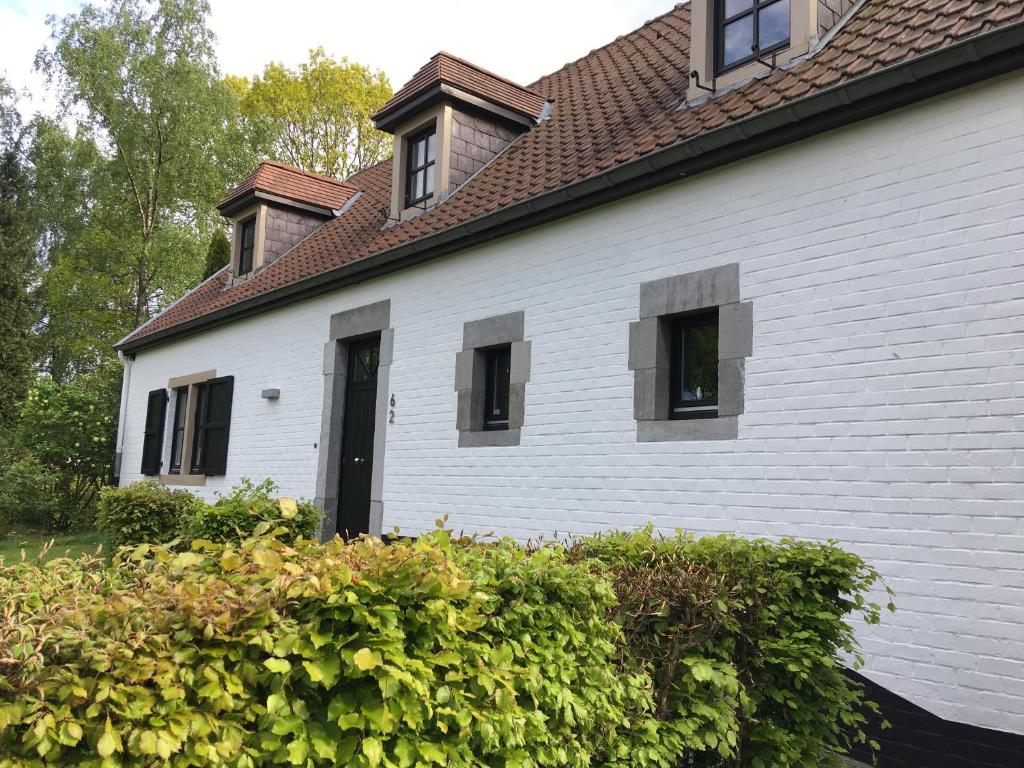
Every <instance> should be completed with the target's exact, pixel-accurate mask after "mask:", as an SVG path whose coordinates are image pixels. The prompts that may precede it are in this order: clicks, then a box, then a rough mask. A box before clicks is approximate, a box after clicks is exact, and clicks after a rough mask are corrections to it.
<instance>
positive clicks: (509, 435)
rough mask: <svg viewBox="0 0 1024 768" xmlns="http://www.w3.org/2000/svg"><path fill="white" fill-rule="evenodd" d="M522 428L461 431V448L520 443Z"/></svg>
mask: <svg viewBox="0 0 1024 768" xmlns="http://www.w3.org/2000/svg"><path fill="white" fill-rule="evenodd" d="M519 436H520V430H518V429H494V430H480V431H477V430H472V431H470V430H466V431H463V432H459V448H502V447H505V446H510V445H519Z"/></svg>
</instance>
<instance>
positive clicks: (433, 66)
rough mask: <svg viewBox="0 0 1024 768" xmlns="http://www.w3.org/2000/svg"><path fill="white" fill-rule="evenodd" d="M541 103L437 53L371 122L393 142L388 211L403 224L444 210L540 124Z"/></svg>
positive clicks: (496, 78)
mask: <svg viewBox="0 0 1024 768" xmlns="http://www.w3.org/2000/svg"><path fill="white" fill-rule="evenodd" d="M546 106H547V102H546V100H545V99H544V97H542V96H540V95H539V94H537V93H535V92H534V91H531V90H530V89H528V88H524V87H522V86H521V85H517V84H516V83H513V82H511V81H510V80H506V79H505V78H503V77H500V76H498V75H495V74H493V73H492V72H488V71H487V70H484V69H481V68H480V67H477V66H476V65H475V64H470V63H469V62H468V61H464V60H463V59H460V58H457V57H455V56H452V55H451V54H448V53H444V52H441V53H438V54H436V55H435V56H434V57H433V58H431V59H430V61H429V62H427V64H426V65H424V66H423V68H421V69H420V71H419V72H417V73H416V74H415V75H414V76H413V78H412V79H411V80H410V81H409V82H408V83H406V85H405V86H403V87H402V88H401V89H399V91H398V92H397V93H396V94H395V95H394V96H393V97H392V98H391V100H390V101H388V103H387V104H385V105H384V106H383V107H381V109H380V110H379V111H378V112H377V113H376V114H375V115H374V121H375V123H376V125H377V127H378V128H379V129H380V130H382V131H387V132H388V133H391V134H393V135H394V137H395V149H394V156H393V168H392V183H391V209H390V214H389V218H390V219H391V220H392V221H400V220H403V219H408V218H411V217H413V216H415V215H417V214H418V213H420V212H422V211H424V210H427V209H428V208H431V207H433V206H435V205H437V204H438V203H440V202H442V201H443V200H444V199H445V198H446V197H447V196H448V195H450V194H451V193H452V192H453V191H455V189H457V188H458V187H459V185H461V184H463V183H465V182H466V181H467V180H468V179H469V178H470V177H471V176H472V175H473V174H475V173H476V172H477V171H479V170H480V169H481V168H483V167H484V166H485V165H486V164H487V163H488V162H490V161H491V160H492V159H494V157H495V156H497V154H498V153H499V152H501V151H502V150H503V149H504V148H505V147H507V146H508V145H509V144H511V143H512V142H513V141H514V140H515V139H516V137H518V136H520V135H521V134H523V133H525V132H526V131H528V130H530V128H532V127H533V126H534V125H536V124H537V122H538V121H539V120H540V119H541V118H542V116H543V114H544V112H545V110H546Z"/></svg>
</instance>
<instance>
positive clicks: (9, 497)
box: [0, 453, 60, 535]
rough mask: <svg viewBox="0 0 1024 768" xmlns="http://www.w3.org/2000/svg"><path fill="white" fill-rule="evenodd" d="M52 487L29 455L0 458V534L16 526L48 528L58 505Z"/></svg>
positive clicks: (51, 480)
mask: <svg viewBox="0 0 1024 768" xmlns="http://www.w3.org/2000/svg"><path fill="white" fill-rule="evenodd" d="M56 486H57V482H56V478H55V477H54V476H53V475H52V474H51V473H50V472H49V470H48V469H47V468H46V467H45V466H43V465H42V464H41V463H40V462H39V460H38V459H37V458H36V457H35V456H33V455H32V454H30V453H27V454H21V455H17V456H3V455H0V535H3V534H5V533H7V532H8V531H9V530H10V529H11V528H12V527H16V526H17V527H39V526H44V527H48V526H49V521H50V520H51V518H52V517H53V515H54V511H55V510H56V509H57V508H58V507H59V503H60V502H59V498H58V495H57V487H56Z"/></svg>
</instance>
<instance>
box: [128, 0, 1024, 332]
mask: <svg viewBox="0 0 1024 768" xmlns="http://www.w3.org/2000/svg"><path fill="white" fill-rule="evenodd" d="M690 14H691V5H690V3H684V4H680V5H678V6H676V7H675V8H673V9H672V10H671V11H669V12H668V13H666V14H664V15H662V16H659V17H658V18H656V19H654V20H652V21H650V22H648V23H647V24H645V25H644V26H643V27H641V28H640V29H638V30H636V31H634V32H631V33H629V34H627V35H623V36H622V37H619V38H617V39H616V40H614V41H612V42H610V43H609V44H607V45H605V46H603V47H601V48H599V49H597V50H594V51H592V52H591V53H589V54H588V55H586V56H584V57H583V58H580V59H578V60H576V61H573V62H570V63H568V64H566V65H565V66H563V67H561V68H560V69H559V70H557V71H556V72H554V73H552V74H550V75H547V76H545V77H543V78H541V79H540V80H538V81H537V82H536V83H534V84H532V85H531V86H530V88H529V90H530V91H531V92H535V93H538V94H541V95H542V96H544V97H546V98H548V99H550V100H551V102H552V103H553V107H552V108H551V110H550V115H549V116H548V118H547V119H546V120H545V122H544V123H543V124H542V125H541V126H540V127H538V128H536V129H534V130H532V131H527V132H524V133H523V134H522V136H521V137H520V138H519V139H518V140H517V141H516V142H515V143H514V144H513V145H512V146H511V147H510V149H509V150H508V151H505V152H502V153H501V154H499V155H498V156H497V157H496V158H495V159H494V161H493V162H491V163H489V164H488V165H487V166H486V167H485V168H483V169H482V170H481V171H480V172H479V173H477V174H475V175H474V176H473V177H472V178H471V179H470V180H468V181H467V182H466V183H465V184H463V185H462V186H461V187H460V188H459V189H458V190H457V191H456V192H455V193H454V194H452V195H450V196H449V197H448V198H447V199H446V200H445V201H444V202H443V203H442V204H440V205H437V206H434V207H433V208H432V209H430V210H428V211H424V212H423V213H422V214H421V215H419V216H416V217H414V218H410V219H408V220H405V221H402V222H400V223H395V224H394V225H393V226H389V222H388V220H387V216H388V202H389V200H390V199H391V185H392V181H393V173H392V171H393V163H392V161H391V160H390V159H388V160H385V161H382V162H381V163H378V164H377V165H375V166H373V167H371V168H368V169H366V170H364V171H361V172H360V173H358V174H356V175H355V176H353V177H352V178H351V180H350V181H351V184H352V186H353V188H358V189H359V191H360V194H359V196H358V197H353V198H352V199H351V200H350V201H349V202H348V203H347V204H346V206H345V207H346V211H345V212H344V213H343V214H342V215H340V216H337V217H335V218H333V219H331V220H329V221H327V222H326V223H325V224H324V225H323V226H322V227H321V228H320V229H319V230H317V231H316V232H314V233H313V234H312V235H310V236H309V237H307V238H305V239H304V240H303V241H302V242H301V243H299V244H298V245H297V246H295V247H294V248H292V249H291V250H290V251H288V252H287V253H286V254H284V255H283V256H281V257H280V258H279V259H278V260H277V261H275V262H274V263H273V264H271V265H269V266H268V267H267V268H266V269H264V270H262V271H261V272H259V273H258V274H256V275H254V276H253V278H252V279H251V280H248V281H246V282H244V283H242V284H240V285H237V286H235V287H232V288H231V289H230V290H227V287H228V285H227V284H228V282H229V280H230V275H229V274H228V273H227V270H224V271H223V272H221V273H218V274H217V275H215V276H213V277H211V278H210V279H209V280H207V281H206V282H204V283H202V284H201V285H199V286H198V287H196V288H195V289H193V290H192V291H191V292H190V293H188V294H187V295H186V296H184V297H183V298H182V299H180V300H179V301H178V302H177V303H176V304H174V305H172V306H171V307H170V308H168V309H167V310H165V311H164V312H163V313H162V314H160V315H159V316H157V317H156V318H154V319H153V320H151V321H150V322H149V323H147V324H146V325H143V326H141V327H140V328H138V329H136V330H135V331H134V332H133V333H132V334H130V335H129V336H128V337H126V338H125V339H123V340H122V341H121V342H120V343H119V344H118V348H119V349H121V350H122V351H125V352H136V351H139V350H142V349H145V348H148V347H152V346H155V345H157V344H161V343H164V342H167V341H169V340H172V339H178V338H184V337H185V336H187V335H188V334H191V333H196V332H199V331H202V330H206V329H209V328H214V327H216V326H218V325H221V324H224V323H227V322H231V321H233V320H235V319H237V318H240V317H246V316H250V315H252V314H255V313H257V312H262V311H266V310H269V309H272V308H277V307H281V306H284V305H286V304H289V303H293V302H298V301H304V300H306V299H309V298H310V297H312V296H317V295H322V294H324V293H327V292H328V291H335V290H340V289H341V288H344V287H346V286H349V285H354V284H356V283H359V282H362V281H364V280H367V279H369V278H370V277H379V276H381V275H384V274H388V273H390V272H394V271H395V270H398V269H402V268H405V267H406V266H411V265H422V264H424V263H426V262H427V261H429V260H430V259H432V258H438V257H440V256H442V255H446V254H450V253H454V252H457V251H460V250H464V249H468V248H470V247H473V246H476V245H479V244H481V243H485V242H490V241H491V240H494V239H496V238H500V237H504V236H507V235H509V234H511V233H514V232H520V231H523V230H524V229H526V228H527V227H531V226H540V225H543V224H545V223H547V222H550V221H553V220H555V219H558V218H560V217H562V216H568V215H571V214H575V213H579V212H580V211H583V210H587V209H590V208H594V207H596V206H598V205H604V204H607V203H608V202H610V201H612V200H618V199H621V198H624V197H625V196H627V195H631V194H634V193H636V192H639V191H642V190H646V189H652V188H654V187H656V186H657V185H659V184H665V183H670V182H673V181H677V180H679V179H682V178H684V177H687V178H690V179H691V181H690V182H689V183H694V184H699V183H700V182H699V181H697V179H699V178H700V176H699V174H701V173H703V172H705V171H707V170H709V169H711V168H716V167H719V166H722V165H724V164H726V163H735V162H737V160H738V159H740V158H744V157H749V156H752V155H754V154H757V153H759V152H763V151H765V150H767V149H772V148H776V147H779V146H784V145H785V144H788V143H790V142H793V141H799V140H802V139H805V138H807V137H808V136H811V135H814V134H817V133H820V132H822V131H826V130H831V129H833V128H837V127H839V126H843V125H849V124H851V123H854V122H855V121H857V120H861V119H864V118H866V117H870V116H874V115H878V114H881V113H884V112H886V111H888V110H891V109H895V108H897V107H899V106H904V105H906V104H910V103H913V102H915V101H917V100H919V99H923V98H927V97H930V96H934V95H936V94H938V93H944V92H951V91H952V92H955V91H954V89H958V88H961V87H963V86H965V85H967V84H969V83H973V82H978V81H980V80H983V79H985V78H988V77H993V76H995V75H996V74H1001V73H1004V72H1009V71H1012V70H1015V69H1019V68H1021V67H1022V66H1024V0H999V1H998V2H992V3H967V2H965V3H959V4H956V3H948V2H941V0H866V2H864V3H863V4H860V3H858V4H857V5H855V6H854V10H853V11H852V12H851V14H850V17H849V19H848V20H847V22H846V23H845V24H839V25H837V26H836V27H835V28H834V29H835V30H836V31H835V33H834V34H833V35H832V36H831V37H829V38H826V39H823V40H822V43H821V44H820V48H819V49H817V50H816V51H815V52H814V55H813V56H807V57H805V58H803V59H802V60H800V61H797V62H794V63H792V64H791V65H790V66H788V67H785V68H779V69H777V70H772V71H770V72H765V73H763V74H762V75H761V76H758V77H754V78H752V79H751V80H749V81H747V82H744V83H738V84H736V85H735V86H734V87H731V88H729V89H725V90H722V91H720V92H718V93H716V94H714V95H709V96H708V97H707V98H702V99H700V100H698V101H693V102H691V101H688V100H687V97H686V91H687V88H688V86H689V81H690V77H689V71H688V70H687V64H688V61H689V46H690ZM830 34H831V33H830ZM952 98H953V99H954V100H955V99H956V98H957V97H956V96H953V97H952ZM623 258H628V253H627V252H626V251H624V252H623Z"/></svg>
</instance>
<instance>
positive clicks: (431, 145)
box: [405, 126, 437, 208]
mask: <svg viewBox="0 0 1024 768" xmlns="http://www.w3.org/2000/svg"><path fill="white" fill-rule="evenodd" d="M436 135H437V130H436V129H435V127H434V126H431V127H430V128H428V129H427V130H425V131H421V132H420V133H418V134H416V135H415V136H413V137H411V138H410V139H409V140H408V148H407V150H406V152H407V154H408V165H407V167H406V174H405V207H406V208H411V207H412V206H414V205H418V204H420V203H424V202H426V201H427V200H428V199H430V197H432V196H433V194H434V164H435V162H436V160H435V158H436V150H435V143H436V142H435V139H436Z"/></svg>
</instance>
